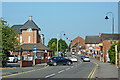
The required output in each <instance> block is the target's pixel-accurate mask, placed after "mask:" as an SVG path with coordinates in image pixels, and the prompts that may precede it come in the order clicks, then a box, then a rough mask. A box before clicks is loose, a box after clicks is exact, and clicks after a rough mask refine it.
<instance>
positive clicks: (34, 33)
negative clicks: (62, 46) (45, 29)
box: [17, 30, 40, 44]
mask: <svg viewBox="0 0 120 80" xmlns="http://www.w3.org/2000/svg"><path fill="white" fill-rule="evenodd" d="M20 36H22V43H20V44H24V43H28V36H30V43H39V42H40V35H39V33H38V31H37V30H32V32H27V30H22V34H20V35H18V37H17V40H18V41H19V42H20Z"/></svg>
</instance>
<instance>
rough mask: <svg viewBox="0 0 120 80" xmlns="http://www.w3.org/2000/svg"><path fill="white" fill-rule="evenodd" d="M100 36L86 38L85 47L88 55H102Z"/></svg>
mask: <svg viewBox="0 0 120 80" xmlns="http://www.w3.org/2000/svg"><path fill="white" fill-rule="evenodd" d="M99 42H100V36H86V38H85V47H86V52H87V55H99V53H100V47H99Z"/></svg>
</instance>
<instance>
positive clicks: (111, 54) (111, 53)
mask: <svg viewBox="0 0 120 80" xmlns="http://www.w3.org/2000/svg"><path fill="white" fill-rule="evenodd" d="M115 45H117V51H118V52H120V41H119V42H118V43H117V44H116V43H115V44H113V45H112V46H111V47H110V49H109V51H108V53H109V57H110V63H113V64H115V54H116V52H115Z"/></svg>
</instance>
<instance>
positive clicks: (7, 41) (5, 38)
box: [0, 18, 19, 59]
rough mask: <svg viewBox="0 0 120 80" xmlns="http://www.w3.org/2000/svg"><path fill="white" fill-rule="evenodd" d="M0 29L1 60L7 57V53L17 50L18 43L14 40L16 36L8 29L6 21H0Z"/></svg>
mask: <svg viewBox="0 0 120 80" xmlns="http://www.w3.org/2000/svg"><path fill="white" fill-rule="evenodd" d="M0 21H1V23H0V25H1V28H2V58H3V59H4V58H5V57H7V56H8V55H9V51H13V50H15V49H16V48H18V47H19V46H18V41H17V39H16V37H17V34H15V33H14V30H13V29H12V28H10V27H9V25H8V24H7V21H5V20H3V18H1V19H0Z"/></svg>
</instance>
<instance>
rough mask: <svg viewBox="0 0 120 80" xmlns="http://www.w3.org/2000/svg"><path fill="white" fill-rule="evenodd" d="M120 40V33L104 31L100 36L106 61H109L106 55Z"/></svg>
mask: <svg viewBox="0 0 120 80" xmlns="http://www.w3.org/2000/svg"><path fill="white" fill-rule="evenodd" d="M119 40H120V34H106V33H102V34H101V37H100V44H101V46H100V47H101V51H102V53H103V54H102V57H103V59H104V62H107V60H108V58H107V57H106V56H107V55H108V50H109V49H110V47H111V46H112V44H114V43H118V42H119ZM112 41H113V42H112Z"/></svg>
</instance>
